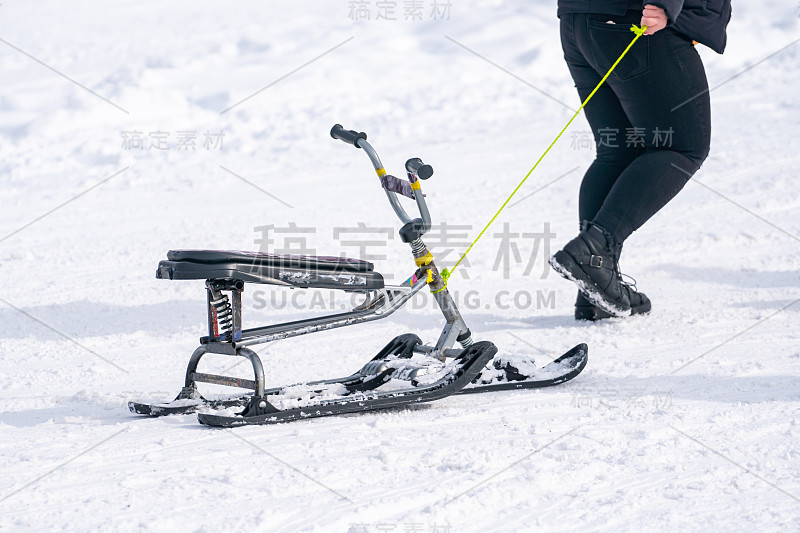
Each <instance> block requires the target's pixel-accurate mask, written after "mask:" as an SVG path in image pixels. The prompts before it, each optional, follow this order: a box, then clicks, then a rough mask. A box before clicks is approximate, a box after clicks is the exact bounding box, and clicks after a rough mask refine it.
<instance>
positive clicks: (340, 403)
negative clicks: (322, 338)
mask: <svg viewBox="0 0 800 533" xmlns="http://www.w3.org/2000/svg"><path fill="white" fill-rule="evenodd" d="M401 338H402V336H401ZM409 340H410V339H409ZM492 348H493V346H492ZM495 350H496V349H495ZM389 351H391V350H389ZM394 351H395V352H397V351H402V350H397V349H395V350H394ZM385 352H387V350H386V349H384V350H383V351H382V352H381V353H380V354H378V355H377V356H376V357H375V359H373V361H377V360H380V359H381V358H382V357H383V356H385ZM401 357H402V354H401ZM587 362H588V347H587V346H586V344H579V345H577V346H575V347H574V348H572V349H571V350H569V351H568V352H566V353H565V354H564V355H562V356H560V357H558V358H557V359H555V360H554V361H552V362H551V363H549V364H547V365H545V366H544V367H542V368H534V367H535V365H534V363H533V362H532V361H527V362H526V361H522V362H520V361H519V360H516V361H513V362H511V361H506V360H505V359H504V358H503V357H502V356H495V357H494V360H493V361H489V364H486V363H484V365H485V366H483V367H477V368H481V370H480V373H478V374H477V376H476V377H474V378H473V379H472V381H471V383H469V384H466V386H464V384H463V383H464V382H465V381H466V377H467V376H466V375H462V376H459V379H457V380H454V381H453V382H452V383H450V384H448V385H447V386H442V387H440V388H438V389H436V390H435V391H429V392H428V393H426V391H427V390H428V389H422V388H418V387H417V388H414V389H410V390H407V391H387V392H385V393H377V392H374V393H370V394H367V391H370V390H373V389H377V388H378V387H380V386H381V385H383V384H385V383H386V382H388V381H389V380H390V379H391V372H387V371H386V370H384V371H381V372H378V373H377V374H375V375H372V376H369V377H367V378H365V376H364V375H363V374H361V373H359V372H357V373H355V374H352V375H350V376H347V377H344V378H339V379H331V380H324V381H315V382H310V383H307V384H305V385H302V386H303V387H305V388H306V392H311V393H314V394H316V395H317V396H318V397H324V395H325V394H326V392H329V393H330V392H331V390H330V389H331V387H342V386H343V387H345V389H346V390H348V391H350V394H357V393H361V394H360V395H358V396H355V395H354V396H353V397H352V398H349V399H346V398H339V399H337V400H332V401H330V402H328V403H327V404H322V407H320V406H319V405H317V406H307V407H298V408H295V409H292V410H289V411H282V412H280V413H278V414H275V413H271V414H267V415H264V416H263V417H261V418H259V419H252V418H249V417H241V416H237V415H236V414H235V413H229V414H227V413H226V414H224V415H222V414H215V413H203V414H201V415H200V418H201V422H203V423H205V424H209V425H221V424H222V425H226V426H228V425H245V424H253V423H257V424H269V423H273V422H285V421H289V420H295V419H298V418H311V417H318V416H326V415H334V414H341V413H348V412H357V411H366V410H370V409H376V408H377V409H380V408H387V407H394V406H400V405H406V404H409V403H421V402H426V401H431V400H435V399H438V398H443V397H445V396H449V395H451V394H475V393H484V392H495V391H504V390H518V389H539V388H544V387H551V386H553V385H559V384H561V383H565V382H567V381H570V380H572V379H573V378H575V377H576V376H578V375H579V374H580V373H581V372H582V371H583V369H584V368H585V367H586V363H587ZM470 369H471V370H474V368H473V367H472V366H471V367H470ZM523 372H527V373H523ZM470 373H473V372H470ZM299 387H301V385H295V386H293V387H283V388H276V389H270V390H267V391H265V395H266V396H267V399H269V398H268V397H269V396H270V395H280V394H285V392H286V391H287V390H288V391H291V390H292V389H298V388H299ZM460 387H463V388H460ZM309 388H311V389H309ZM326 389H327V390H326ZM459 389H460V390H459ZM433 392H435V393H436V394H435V397H434V394H433ZM376 399H380V402H379V403H378V404H375V403H374V400H376ZM252 400H253V397H252V396H251V395H247V396H240V397H233V398H222V399H206V398H203V397H202V396H200V395H199V394H198V393H197V391H196V390H195V391H182V392H181V394H180V395H179V396H178V398H176V399H175V400H173V401H172V402H166V403H157V404H148V403H139V402H129V403H128V407H129V409H130V410H131V412H134V413H137V414H141V415H147V416H153V417H156V416H166V415H176V414H191V413H196V412H198V411H201V410H203V411H205V410H209V409H210V410H219V409H227V410H233V409H239V410H242V409H244V408H245V407H248V404H250V403H251V401H252ZM348 404H352V405H348ZM203 419H205V421H204V420H203ZM262 419H263V420H262Z"/></svg>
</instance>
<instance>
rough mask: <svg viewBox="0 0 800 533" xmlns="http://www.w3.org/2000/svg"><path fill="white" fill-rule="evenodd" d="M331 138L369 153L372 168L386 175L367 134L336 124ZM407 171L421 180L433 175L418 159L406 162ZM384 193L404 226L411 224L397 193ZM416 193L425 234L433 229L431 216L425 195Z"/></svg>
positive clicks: (431, 169)
mask: <svg viewBox="0 0 800 533" xmlns="http://www.w3.org/2000/svg"><path fill="white" fill-rule="evenodd" d="M331 137H333V138H334V139H339V140H340V141H342V142H346V143H347V144H352V145H353V146H355V147H356V148H361V149H363V150H364V151H365V152H366V153H367V156H369V159H370V161H372V166H373V167H375V172H377V173H378V176H379V177H381V176H385V175H386V170H385V169H384V168H383V163H381V160H380V158H379V157H378V153H377V152H376V151H375V149H374V148H373V147H372V145H371V144H369V143H368V142H367V134H366V133H364V132H363V131H361V132H358V131H355V130H346V129H344V128H343V127H342V125H341V124H334V125H333V127H332V128H331ZM406 170H407V171H408V172H409V173H411V174H413V175H414V176H416V177H418V178H420V179H428V178H430V177H431V176H432V175H433V168H432V167H431V166H430V165H426V164H424V163H423V162H422V160H421V159H420V158H418V157H415V158H412V159H409V160H408V161H406ZM384 192H386V197H387V198H388V199H389V203H390V204H391V205H392V209H393V210H394V212H395V214H396V215H397V217H398V218H399V219H400V221H401V222H402V223H403V224H409V223H411V222H412V220H411V217H409V216H408V213H406V210H405V209H403V206H402V205H400V199H399V198H398V197H397V193H395V192H393V191H390V190H388V189H386V188H384ZM416 192H417V194H415V195H414V199H415V200H416V202H417V208H418V209H419V213H420V216H421V217H422V218H421V219H415V220H417V221H421V222H422V225H423V233H424V232H426V231H428V230H429V229H430V228H431V214H430V212H429V211H428V206H427V204H426V203H425V195H423V194H422V191H419V190H417V191H416Z"/></svg>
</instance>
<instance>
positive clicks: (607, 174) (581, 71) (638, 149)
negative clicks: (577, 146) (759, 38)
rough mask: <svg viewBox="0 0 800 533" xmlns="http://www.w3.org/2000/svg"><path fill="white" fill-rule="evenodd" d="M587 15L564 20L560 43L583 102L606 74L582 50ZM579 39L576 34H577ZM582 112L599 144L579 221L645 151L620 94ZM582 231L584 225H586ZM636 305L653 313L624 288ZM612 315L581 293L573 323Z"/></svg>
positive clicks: (599, 98) (604, 96)
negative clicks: (575, 320)
mask: <svg viewBox="0 0 800 533" xmlns="http://www.w3.org/2000/svg"><path fill="white" fill-rule="evenodd" d="M588 29H589V16H588V15H577V16H571V17H570V18H565V19H562V23H561V40H562V47H563V49H564V58H565V60H566V62H567V66H568V67H569V70H570V74H571V75H572V78H573V80H574V81H575V86H576V88H577V89H578V95H579V97H580V99H581V102H583V101H585V100H586V98H587V97H588V96H589V95H590V94H591V92H592V91H593V90H594V89H595V87H596V86H597V84H598V83H599V82H600V80H601V79H602V74H604V73H602V74H601V73H599V72H598V71H596V70H595V68H594V67H592V65H591V64H590V61H593V58H592V57H588V58H587V57H586V56H585V55H584V50H586V49H588V46H586V47H584V46H581V45H582V44H584V43H586V42H587V41H588V35H587V34H588ZM576 34H577V35H576ZM584 113H585V116H586V119H587V121H588V122H589V126H590V127H591V129H592V133H593V135H594V139H595V146H596V150H597V151H596V156H595V160H594V161H593V162H592V164H591V166H590V167H589V169H588V170H587V171H586V173H585V175H584V177H583V180H582V181H581V186H580V194H579V202H578V206H579V207H578V213H579V220H581V221H589V220H592V219H593V218H594V217H595V216H596V214H597V212H598V211H599V210H600V208H601V207H602V205H603V203H604V202H605V199H606V196H607V195H608V193H609V191H610V190H611V188H612V187H613V185H614V183H615V182H616V181H617V178H619V176H620V174H621V173H622V172H623V171H624V170H625V168H627V166H628V165H629V164H630V163H631V162H632V161H633V160H634V159H636V158H637V157H638V156H640V155H642V154H643V153H644V151H645V149H644V143H643V140H642V139H640V138H639V137H638V136H637V135H635V134H634V132H633V131H632V130H633V127H632V125H631V123H630V121H629V120H628V117H627V115H626V113H625V110H624V109H623V107H622V104H621V103H620V101H619V98H618V97H617V95H616V93H614V91H613V89H611V87H609V86H608V85H602V86H601V87H600V88H599V89H598V90H597V92H596V93H595V94H594V96H593V97H592V100H590V101H589V103H588V104H587V105H586V106H585V107H584ZM582 227H583V224H582ZM622 290H623V291H625V292H626V295H627V298H628V300H629V301H630V302H631V303H632V304H633V305H632V308H631V309H632V312H634V313H646V312H648V311H650V308H651V306H650V301H649V300H648V299H647V297H646V296H645V295H644V294H642V293H636V292H635V291H633V290H632V288H631V289H622ZM610 316H612V315H611V314H609V313H608V312H606V311H603V310H602V309H600V308H598V307H597V306H595V305H594V304H593V303H592V301H591V300H589V299H588V298H587V297H586V296H584V294H583V293H582V292H581V291H578V296H577V299H576V301H575V318H576V319H578V320H600V319H604V318H609V317H610Z"/></svg>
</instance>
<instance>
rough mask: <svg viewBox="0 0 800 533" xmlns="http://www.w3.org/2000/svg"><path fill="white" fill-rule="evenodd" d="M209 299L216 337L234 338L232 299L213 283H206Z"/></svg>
mask: <svg viewBox="0 0 800 533" xmlns="http://www.w3.org/2000/svg"><path fill="white" fill-rule="evenodd" d="M206 288H207V289H208V293H209V299H208V305H209V309H210V310H211V313H212V315H213V317H214V336H215V337H219V338H226V339H232V338H233V308H232V307H231V301H230V298H228V295H227V294H225V293H224V292H222V291H221V290H219V289H217V288H216V287H214V285H213V284H212V283H209V282H206Z"/></svg>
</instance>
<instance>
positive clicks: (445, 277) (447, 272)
mask: <svg viewBox="0 0 800 533" xmlns="http://www.w3.org/2000/svg"><path fill="white" fill-rule="evenodd" d="M646 30H647V26H642V27H641V28H640V27H638V26H636V25H635V24H634V25H633V26H631V31H632V32H633V33H635V34H636V36H635V37H634V38H633V40H632V41H631V44H629V45H628V47H627V48H626V49H625V51H624V52H622V55H620V56H619V58H618V59H617V60H616V61H615V62H614V64H613V65H611V68H610V69H608V72H606V75H605V76H603V79H601V80H600V83H598V84H597V87H595V88H594V90H593V91H592V92H591V93H590V94H589V96H587V97H586V100H584V101H583V103H582V104H581V106H580V107H579V108H578V110H577V111H575V114H574V115H572V118H571V119H569V122H567V125H566V126H564V128H563V129H562V130H561V131H560V132H559V134H558V135H557V136H556V138H555V139H553V142H551V143H550V146H548V147H547V150H545V151H544V153H543V154H542V156H541V157H540V158H539V160H538V161H536V164H535V165H533V167H532V168H531V169H530V170H529V171H528V173H527V174H525V177H524V178H522V181H520V182H519V185H517V187H516V189H514V191H513V192H512V193H511V194H510V195H509V197H508V198H507V199H506V201H505V202H503V205H501V206H500V209H498V210H497V213H495V214H494V216H493V217H492V219H491V220H490V221H489V223H488V224H486V226H485V227H484V228H483V229H482V230H481V232H480V233H479V234H478V236H477V237H475V240H474V241H472V244H470V245H469V248H467V250H466V251H465V252H464V253H463V254H461V257H460V258H459V259H458V261H457V262H456V264H455V265H453V268H451V269H449V270H448V269H446V268H445V269H444V270H442V273H441V274H442V279H443V280H444V285H443V286H442V288H441V289H438V290H435V291H431V292H434V293H436V292H441V291H443V290H444V289H445V288H446V287H447V280H449V279H450V276H452V275H453V272H454V271H455V269H456V267H458V265H460V264H461V261H463V260H464V258H465V257H466V256H467V254H468V253H469V251H470V250H472V247H473V246H475V244H476V243H477V242H478V239H480V238H481V237H482V236H483V234H484V233H486V230H487V229H489V226H491V225H492V223H493V222H494V221H495V219H496V218H497V217H498V216H499V215H500V213H501V212H502V211H503V209H505V207H506V206H507V205H508V202H510V201H511V198H513V197H514V195H515V194H517V191H518V190H519V189H520V188H521V187H522V185H524V184H525V182H526V181H527V179H528V178H529V177H530V175H531V174H532V173H533V171H534V170H536V167H538V166H539V163H541V162H542V159H544V156H546V155H547V153H548V152H549V151H550V149H551V148H552V147H553V146H554V145H555V144H556V142H558V140H559V139H560V138H561V136H562V135H563V134H564V132H565V131H567V128H569V126H570V124H572V121H573V120H575V117H577V116H578V114H579V113H580V112H581V110H583V108H584V107H586V104H588V103H589V100H591V99H592V97H593V96H594V93H596V92H597V90H598V89H599V88H600V87H601V86H602V85H603V84H604V83H605V82H606V80H607V79H608V77H609V76H610V75H611V73H612V72H614V69H615V68H617V65H619V62H620V61H622V58H623V57H625V56H626V55H627V53H628V51H629V50H630V49H631V48H632V47H633V45H634V44H635V43H636V41H638V40H639V37H641V36H642V35H644V32H645V31H646Z"/></svg>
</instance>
